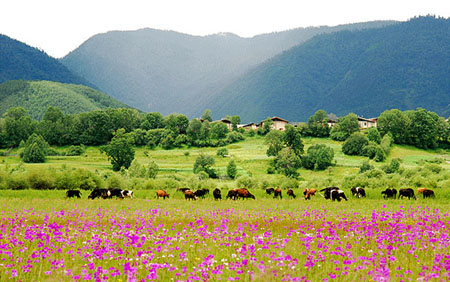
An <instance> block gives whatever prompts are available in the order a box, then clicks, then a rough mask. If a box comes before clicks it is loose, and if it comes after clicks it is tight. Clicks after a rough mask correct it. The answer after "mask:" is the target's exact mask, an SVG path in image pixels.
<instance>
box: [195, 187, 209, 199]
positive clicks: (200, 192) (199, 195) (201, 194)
mask: <svg viewBox="0 0 450 282" xmlns="http://www.w3.org/2000/svg"><path fill="white" fill-rule="evenodd" d="M194 194H195V196H196V197H197V198H205V194H206V193H205V190H203V189H200V190H197V191H195V192H194Z"/></svg>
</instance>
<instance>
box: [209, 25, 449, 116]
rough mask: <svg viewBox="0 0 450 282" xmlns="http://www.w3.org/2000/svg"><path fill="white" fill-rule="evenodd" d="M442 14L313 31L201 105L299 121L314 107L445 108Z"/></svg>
mask: <svg viewBox="0 0 450 282" xmlns="http://www.w3.org/2000/svg"><path fill="white" fill-rule="evenodd" d="M449 77H450V19H441V18H434V17H419V18H414V19H411V20H410V21H408V22H404V23H400V24H395V25H389V26H386V27H382V28H378V29H366V30H361V31H342V32H337V33H333V34H325V35H320V36H317V37H315V38H313V39H312V40H310V41H308V42H306V43H304V44H302V45H300V46H297V47H294V48H292V49H290V50H288V51H286V52H284V53H283V54H281V55H279V56H277V57H275V58H273V59H270V60H268V61H267V62H266V63H264V64H262V65H260V66H258V67H257V68H255V69H253V70H252V71H250V72H248V73H247V74H246V75H244V76H242V77H241V78H239V79H238V80H236V81H235V82H234V83H232V84H231V85H229V86H228V87H227V88H226V89H225V90H224V91H223V92H222V93H221V94H220V95H218V96H215V97H212V98H211V100H209V103H208V104H209V105H211V106H210V108H211V109H212V111H213V112H214V113H215V114H217V115H219V116H220V115H223V114H224V113H227V114H240V115H241V119H242V120H243V121H259V120H261V119H264V118H266V117H267V116H275V115H277V116H281V117H283V118H286V119H288V120H291V121H306V120H307V118H308V117H309V116H311V115H312V114H313V113H314V112H315V111H316V110H318V109H325V110H326V111H327V112H329V113H330V112H332V113H335V114H337V115H345V114H347V113H349V112H355V113H357V114H359V115H363V116H366V117H372V116H378V115H379V114H380V113H381V112H383V111H384V110H386V109H390V108H398V109H401V110H408V109H415V108H416V107H424V108H426V109H428V110H430V111H434V112H436V113H438V114H440V115H444V116H448V115H449V114H450V80H449Z"/></svg>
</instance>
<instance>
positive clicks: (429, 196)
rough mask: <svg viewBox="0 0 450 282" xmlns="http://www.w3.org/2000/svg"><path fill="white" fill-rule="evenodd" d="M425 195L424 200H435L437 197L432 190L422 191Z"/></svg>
mask: <svg viewBox="0 0 450 282" xmlns="http://www.w3.org/2000/svg"><path fill="white" fill-rule="evenodd" d="M422 193H423V198H424V199H425V198H435V197H436V196H435V195H434V191H433V190H430V189H424V190H423V191H422Z"/></svg>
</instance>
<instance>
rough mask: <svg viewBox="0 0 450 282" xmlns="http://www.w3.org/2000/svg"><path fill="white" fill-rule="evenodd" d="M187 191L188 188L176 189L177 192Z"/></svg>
mask: <svg viewBox="0 0 450 282" xmlns="http://www.w3.org/2000/svg"><path fill="white" fill-rule="evenodd" d="M187 190H191V189H190V188H178V189H177V191H181V192H183V194H184V192H186V191H187Z"/></svg>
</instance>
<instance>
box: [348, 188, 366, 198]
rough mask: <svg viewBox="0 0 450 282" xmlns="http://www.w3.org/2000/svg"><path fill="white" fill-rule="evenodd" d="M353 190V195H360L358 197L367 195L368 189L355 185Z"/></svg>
mask: <svg viewBox="0 0 450 282" xmlns="http://www.w3.org/2000/svg"><path fill="white" fill-rule="evenodd" d="M351 191H352V195H353V197H358V198H362V197H366V191H365V190H364V188H361V187H353V188H352V189H351Z"/></svg>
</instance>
